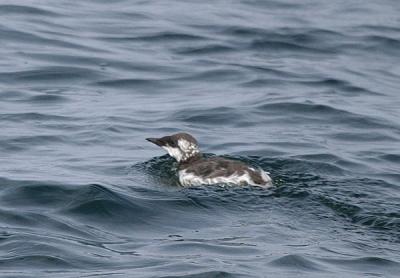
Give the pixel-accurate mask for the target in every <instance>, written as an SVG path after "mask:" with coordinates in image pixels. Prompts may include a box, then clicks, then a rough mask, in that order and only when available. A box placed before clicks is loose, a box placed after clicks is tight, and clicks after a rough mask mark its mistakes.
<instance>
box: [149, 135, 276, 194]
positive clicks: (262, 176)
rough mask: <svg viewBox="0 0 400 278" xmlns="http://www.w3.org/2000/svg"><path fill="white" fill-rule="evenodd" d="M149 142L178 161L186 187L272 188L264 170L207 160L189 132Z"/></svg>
mask: <svg viewBox="0 0 400 278" xmlns="http://www.w3.org/2000/svg"><path fill="white" fill-rule="evenodd" d="M146 140H147V141H149V142H151V143H154V144H156V145H157V146H160V147H161V148H163V149H165V150H166V151H167V152H168V154H169V155H170V156H172V157H173V158H175V159H176V160H177V161H178V176H179V182H180V184H181V185H182V186H191V185H201V184H217V183H227V184H237V185H247V184H248V185H253V186H261V187H270V186H272V179H271V178H270V176H269V175H268V174H269V173H268V172H264V171H263V170H261V169H257V170H256V169H254V168H252V167H250V166H248V165H246V164H244V163H242V162H240V161H236V160H230V159H226V158H222V157H211V158H204V157H203V156H202V154H201V153H200V150H199V146H198V143H197V140H196V139H195V138H194V137H193V136H192V135H190V134H188V133H177V134H173V135H170V136H164V137H161V138H146Z"/></svg>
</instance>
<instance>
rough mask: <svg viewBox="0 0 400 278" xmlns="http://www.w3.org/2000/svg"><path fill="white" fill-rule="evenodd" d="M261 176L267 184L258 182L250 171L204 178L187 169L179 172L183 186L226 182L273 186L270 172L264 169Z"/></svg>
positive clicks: (265, 186) (264, 186)
mask: <svg viewBox="0 0 400 278" xmlns="http://www.w3.org/2000/svg"><path fill="white" fill-rule="evenodd" d="M259 171H260V172H261V176H262V178H263V180H264V181H265V184H262V185H261V184H256V183H255V182H254V181H253V180H252V179H251V177H250V174H249V173H248V172H246V173H244V174H242V175H238V174H237V173H235V174H233V175H231V176H227V177H224V176H220V177H215V178H204V177H200V176H196V175H194V174H193V173H188V172H186V170H181V171H179V172H178V175H179V182H180V184H181V185H182V186H197V185H202V184H218V183H226V184H236V185H245V184H248V185H252V186H260V187H263V188H268V187H271V186H272V180H271V178H270V176H268V174H267V173H266V172H264V171H262V170H259Z"/></svg>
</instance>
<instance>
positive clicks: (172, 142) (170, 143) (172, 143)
mask: <svg viewBox="0 0 400 278" xmlns="http://www.w3.org/2000/svg"><path fill="white" fill-rule="evenodd" d="M168 145H170V146H171V147H173V148H175V147H176V142H174V141H170V142H168Z"/></svg>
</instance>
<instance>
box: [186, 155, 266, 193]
mask: <svg viewBox="0 0 400 278" xmlns="http://www.w3.org/2000/svg"><path fill="white" fill-rule="evenodd" d="M179 180H180V182H181V184H182V185H183V186H188V185H200V184H215V183H231V184H250V185H256V186H268V185H269V184H270V183H271V178H270V177H269V176H268V174H267V173H266V172H264V171H262V170H256V169H254V168H252V167H249V166H248V165H246V164H244V163H242V162H240V161H236V160H230V159H226V158H222V157H212V158H204V159H203V158H202V159H197V160H195V161H192V162H191V163H188V164H182V165H180V167H179Z"/></svg>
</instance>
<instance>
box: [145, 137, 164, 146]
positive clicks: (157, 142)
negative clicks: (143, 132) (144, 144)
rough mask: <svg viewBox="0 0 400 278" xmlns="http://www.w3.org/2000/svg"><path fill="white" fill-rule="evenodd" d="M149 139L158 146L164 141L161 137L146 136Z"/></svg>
mask: <svg viewBox="0 0 400 278" xmlns="http://www.w3.org/2000/svg"><path fill="white" fill-rule="evenodd" d="M146 140H147V141H149V142H151V143H153V144H156V145H157V146H160V147H161V146H162V143H161V141H160V139H159V138H146Z"/></svg>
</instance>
